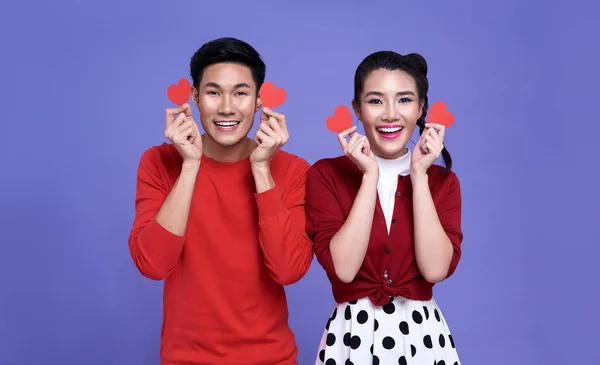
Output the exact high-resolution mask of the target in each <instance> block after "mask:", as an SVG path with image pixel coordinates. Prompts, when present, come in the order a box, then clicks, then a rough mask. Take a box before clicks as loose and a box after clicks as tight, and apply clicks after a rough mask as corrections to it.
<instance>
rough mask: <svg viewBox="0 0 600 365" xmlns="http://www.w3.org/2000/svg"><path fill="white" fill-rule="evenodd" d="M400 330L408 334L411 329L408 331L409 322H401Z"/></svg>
mask: <svg viewBox="0 0 600 365" xmlns="http://www.w3.org/2000/svg"><path fill="white" fill-rule="evenodd" d="M400 332H402V334H404V335H408V333H409V331H408V323H407V322H404V321H402V322H400Z"/></svg>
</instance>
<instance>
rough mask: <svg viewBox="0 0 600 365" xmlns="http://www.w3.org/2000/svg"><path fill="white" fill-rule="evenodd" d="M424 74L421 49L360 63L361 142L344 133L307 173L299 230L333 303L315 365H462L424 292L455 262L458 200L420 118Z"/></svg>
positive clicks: (435, 141) (435, 133)
mask: <svg viewBox="0 0 600 365" xmlns="http://www.w3.org/2000/svg"><path fill="white" fill-rule="evenodd" d="M426 76H427V63H426V61H425V59H424V58H423V57H421V56H420V55H418V54H409V55H406V56H402V55H399V54H397V53H394V52H387V51H386V52H376V53H374V54H372V55H370V56H368V57H367V58H365V59H364V60H363V62H362V63H361V64H360V65H359V66H358V69H357V70H356V75H355V78H354V99H353V101H352V106H353V108H354V111H355V114H356V116H357V118H358V119H359V120H360V121H361V122H362V123H363V126H364V130H365V135H366V136H362V135H360V134H359V133H357V132H356V127H352V128H350V129H348V130H346V131H344V132H342V133H340V134H339V135H338V139H339V142H340V145H341V147H342V149H343V151H344V156H340V157H337V158H326V159H322V160H320V161H318V162H316V163H315V164H314V165H313V166H312V167H311V169H310V170H309V175H308V182H307V189H308V190H307V208H306V209H307V220H308V222H307V230H308V233H309V235H310V237H311V239H312V240H313V242H314V250H315V253H316V256H317V259H318V261H319V263H320V264H321V266H322V267H323V268H324V270H325V271H326V273H327V276H328V277H329V280H330V282H331V286H332V289H333V295H334V298H335V300H336V302H337V306H336V308H335V309H334V310H333V313H332V315H331V318H330V319H329V321H328V323H327V325H326V330H325V332H324V334H323V337H322V340H321V344H320V347H319V351H318V356H317V360H316V364H325V365H333V364H337V365H349V364H355V365H366V364H382V365H388V364H401V365H402V364H409V365H411V364H414V365H421V364H423V365H434V364H435V365H455V364H456V365H458V364H460V362H459V358H458V355H457V352H456V349H455V347H454V341H453V339H452V336H451V334H450V330H449V328H448V326H447V324H446V321H445V319H444V317H443V316H442V313H441V311H440V309H439V307H438V306H437V304H436V302H435V300H434V299H433V296H432V288H433V286H434V284H435V283H438V282H440V281H442V280H444V279H445V278H447V277H449V276H450V275H451V274H452V273H453V272H454V270H455V269H456V266H457V264H458V261H459V258H460V255H461V247H460V245H461V242H462V239H463V234H462V230H461V193H460V185H459V181H458V179H457V177H456V175H455V174H454V173H453V172H452V171H451V168H452V160H451V158H450V155H449V153H448V151H447V150H446V149H445V147H444V132H445V130H444V127H443V126H441V125H436V124H428V123H426V122H425V120H424V118H425V116H426V114H427V108H428V102H427V91H428V81H427V78H426ZM415 126H419V134H420V138H419V140H418V141H417V143H416V144H415V146H414V148H413V151H412V152H411V151H410V150H409V149H408V148H407V143H408V141H409V140H410V138H411V135H412V133H413V131H414V129H415ZM347 137H349V140H347V139H346V138H347ZM440 154H441V155H442V156H443V159H444V163H445V165H446V167H445V168H444V167H441V166H438V165H434V164H433V162H434V161H435V160H436V159H437V158H438V157H439V156H440Z"/></svg>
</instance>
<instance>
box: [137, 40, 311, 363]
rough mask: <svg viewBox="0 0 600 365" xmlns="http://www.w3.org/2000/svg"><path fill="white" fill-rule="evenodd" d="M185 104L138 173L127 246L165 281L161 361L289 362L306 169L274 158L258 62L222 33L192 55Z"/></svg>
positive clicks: (301, 264) (283, 135)
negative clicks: (289, 288)
mask: <svg viewBox="0 0 600 365" xmlns="http://www.w3.org/2000/svg"><path fill="white" fill-rule="evenodd" d="M190 68H191V70H190V71H191V77H192V80H193V85H192V95H193V100H194V104H195V105H196V107H197V108H198V110H199V112H200V122H201V124H202V127H203V129H204V131H205V134H202V135H201V134H200V131H199V129H198V125H197V124H196V122H195V121H194V118H193V116H192V111H191V108H190V106H189V105H187V104H184V105H183V106H182V107H180V108H170V109H167V111H166V127H165V135H166V137H167V138H168V140H169V141H170V142H171V143H166V142H165V143H163V144H162V145H160V146H154V147H152V148H150V149H148V150H147V151H145V152H144V153H143V155H142V157H141V160H140V164H139V168H138V180H137V193H136V214H135V220H134V223H133V228H132V230H131V236H130V238H129V249H130V253H131V256H132V258H133V261H134V262H135V265H136V266H137V268H138V269H139V270H140V272H141V273H142V274H143V275H144V276H146V277H148V278H151V279H154V280H163V279H164V280H165V283H164V297H163V315H164V318H163V326H162V336H161V350H160V355H161V364H162V365H170V364H203V365H207V364H227V365H235V364H253V365H255V364H261V365H268V364H286V365H287V364H296V356H297V347H296V344H295V338H294V335H293V334H292V332H291V330H290V328H289V326H288V310H287V302H286V297H285V291H284V285H289V284H292V283H295V282H297V281H298V280H300V278H302V277H303V276H304V274H306V272H307V271H308V269H309V267H310V264H311V261H312V257H313V256H312V255H313V253H312V245H311V242H310V240H309V239H308V237H307V235H306V233H305V216H304V204H305V201H304V199H305V184H306V173H307V170H308V168H309V165H308V163H307V162H306V161H304V160H303V159H300V158H299V157H297V156H294V155H292V154H289V153H287V152H283V151H281V149H280V148H281V147H282V146H283V145H284V144H285V143H286V142H287V140H288V138H289V135H288V131H287V128H286V120H285V116H284V115H282V114H279V113H276V112H274V111H273V110H270V109H268V108H263V109H262V113H261V116H260V127H259V129H258V131H257V133H256V136H255V137H254V138H253V139H250V138H248V133H249V131H250V129H251V128H252V125H253V124H254V115H255V113H256V112H258V110H259V109H260V107H261V106H262V103H261V101H260V98H259V97H258V91H259V89H260V87H261V85H262V83H263V81H264V77H265V64H264V63H263V61H262V60H261V57H260V55H259V54H258V53H257V52H256V50H254V48H252V47H251V46H250V45H249V44H247V43H245V42H243V41H240V40H237V39H233V38H221V39H217V40H214V41H211V42H209V43H207V44H205V45H203V46H202V47H201V48H200V49H199V50H198V51H197V52H196V53H195V54H194V56H193V57H192V60H191V65H190Z"/></svg>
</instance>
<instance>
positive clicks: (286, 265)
mask: <svg viewBox="0 0 600 365" xmlns="http://www.w3.org/2000/svg"><path fill="white" fill-rule="evenodd" d="M296 161H297V162H296V163H295V164H294V166H293V167H292V168H291V169H292V170H291V174H290V175H291V181H290V182H289V184H288V186H287V189H282V188H281V187H280V186H276V187H274V188H272V189H269V190H267V191H265V192H262V193H260V194H256V195H255V198H256V203H257V206H258V218H259V221H258V224H259V227H258V234H259V241H260V245H261V248H262V251H263V254H264V259H265V264H266V266H267V269H268V270H269V273H270V274H271V277H272V278H273V279H274V280H275V281H276V282H277V283H279V284H280V285H290V284H293V283H295V282H297V281H299V280H300V279H301V278H302V277H303V276H304V275H305V274H306V273H307V272H308V269H309V268H310V264H311V262H312V258H313V251H312V243H311V242H310V240H309V238H308V236H307V234H306V216H305V204H306V201H305V198H306V171H307V170H308V167H309V165H308V163H307V162H306V161H304V160H301V159H297V160H296Z"/></svg>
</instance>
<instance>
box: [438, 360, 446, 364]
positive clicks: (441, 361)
mask: <svg viewBox="0 0 600 365" xmlns="http://www.w3.org/2000/svg"><path fill="white" fill-rule="evenodd" d="M436 365H446V362H445V361H444V360H440V362H438V363H437V364H436Z"/></svg>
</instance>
